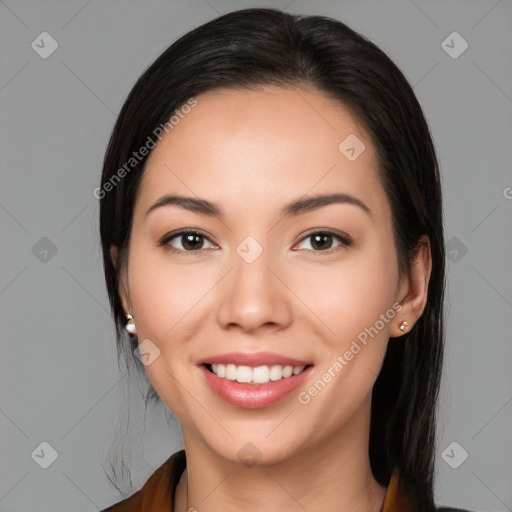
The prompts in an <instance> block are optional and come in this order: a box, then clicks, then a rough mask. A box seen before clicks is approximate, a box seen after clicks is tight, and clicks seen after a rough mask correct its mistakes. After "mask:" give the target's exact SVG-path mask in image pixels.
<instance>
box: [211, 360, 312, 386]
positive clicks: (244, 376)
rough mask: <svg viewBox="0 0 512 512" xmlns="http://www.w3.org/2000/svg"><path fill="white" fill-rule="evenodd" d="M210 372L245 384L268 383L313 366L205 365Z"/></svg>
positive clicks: (291, 375) (290, 376) (289, 376)
mask: <svg viewBox="0 0 512 512" xmlns="http://www.w3.org/2000/svg"><path fill="white" fill-rule="evenodd" d="M203 366H204V367H205V368H206V369H207V370H208V371H209V372H211V373H213V374H215V375H216V376H217V377H220V378H221V379H226V380H231V381H237V382H239V383H244V384H255V385H258V384H268V383H269V382H275V381H278V380H282V379H289V378H292V377H293V376H295V375H299V374H300V373H302V372H303V371H304V370H306V369H308V368H310V367H311V366H313V365H312V364H307V365H305V366H291V365H287V366H284V365H280V364H275V365H271V366H266V365H262V366H256V367H252V366H244V365H235V364H211V363H205V364H204V365H203Z"/></svg>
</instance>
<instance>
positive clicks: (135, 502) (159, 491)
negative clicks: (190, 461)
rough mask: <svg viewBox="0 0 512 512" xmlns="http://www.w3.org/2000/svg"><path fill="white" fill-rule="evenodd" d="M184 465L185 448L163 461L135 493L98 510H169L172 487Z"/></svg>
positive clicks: (115, 511) (134, 511)
mask: <svg viewBox="0 0 512 512" xmlns="http://www.w3.org/2000/svg"><path fill="white" fill-rule="evenodd" d="M185 466H186V456H185V450H180V451H178V452H176V453H174V454H173V455H171V456H170V457H169V458H168V459H167V460H166V461H164V462H163V463H162V464H161V465H160V466H159V467H158V468H157V469H156V470H155V471H154V472H153V473H152V474H151V476H150V477H149V478H148V480H147V481H146V483H145V484H144V485H143V486H142V487H141V488H140V489H139V490H138V491H137V492H136V493H135V494H132V495H131V496H129V497H128V498H126V499H124V500H122V501H119V502H118V503H114V504H113V505H111V506H109V507H108V508H106V509H103V510H101V511H100V512H141V511H142V510H171V509H172V501H173V498H174V496H173V495H174V489H175V488H176V485H177V483H178V481H179V478H180V477H181V473H182V472H183V470H184V469H185Z"/></svg>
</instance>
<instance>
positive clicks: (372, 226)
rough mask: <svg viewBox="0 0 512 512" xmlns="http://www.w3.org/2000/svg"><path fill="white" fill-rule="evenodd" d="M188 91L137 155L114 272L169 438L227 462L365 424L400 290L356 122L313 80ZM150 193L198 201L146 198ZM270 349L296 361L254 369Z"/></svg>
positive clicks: (277, 456)
mask: <svg viewBox="0 0 512 512" xmlns="http://www.w3.org/2000/svg"><path fill="white" fill-rule="evenodd" d="M196 99H197V106H195V107H194V108H193V109H191V111H190V113H188V114H187V115H186V116H184V118H183V119H181V120H180V121H179V124H177V125H175V126H174V127H173V129H172V130H170V131H169V133H168V134H166V135H165V136H164V138H162V140H161V141H160V142H159V143H158V144H157V146H156V147H155V149H154V150H153V152H152V154H151V155H150V157H149V159H148V162H147V167H146V169H145V171H144V175H143V179H142V182H141V185H140V188H139V191H138V195H137V200H136V204H135V209H134V217H133V225H132V233H131V242H130V247H129V253H128V259H127V266H126V272H125V274H124V275H123V284H122V287H121V295H122V299H123V304H124V306H125V311H126V312H129V313H131V314H132V315H133V317H134V320H135V323H136V326H137V336H138V339H139V343H142V342H144V343H145V344H146V345H145V348H146V349H147V350H146V351H149V353H150V356H149V357H150V359H149V360H148V361H151V363H150V364H148V365H147V366H145V369H146V372H147V375H148V377H149V379H150V381H151V383H152V384H153V386H154V387H155V389H156V391H157V392H158V394H159V396H160V397H161V399H162V400H163V401H164V402H165V404H166V405H167V406H168V407H169V409H171V410H172V411H173V412H174V413H175V414H176V416H177V417H178V418H179V420H180V421H181V424H182V430H183V435H184V439H185V443H187V442H190V443H200V444H201V445H202V446H204V447H206V448H207V449H209V450H211V453H216V454H218V455H220V456H222V457H224V458H225V459H228V460H232V461H234V462H239V461H240V460H241V459H240V457H241V454H243V453H244V452H243V450H253V451H254V454H256V453H257V457H258V458H260V460H261V461H262V462H276V461H280V460H285V459H287V458H290V457H293V456H294V455H296V454H298V453H299V452H300V453H306V452H307V451H308V449H309V448H311V450H318V449H319V448H320V447H322V446H323V447H326V446H329V445H330V444H331V443H334V442H336V443H338V444H339V442H340V439H341V440H347V442H353V441H354V439H356V438H361V436H362V435H364V436H367V434H368V427H369V415H370V400H371V392H372V387H373V385H374V382H375V379H376V377H377V375H378V373H379V371H380V368H381V365H382V362H383V358H384V355H385V352H386V348H387V343H388V341H389V342H390V343H392V342H393V340H392V339H391V340H389V337H390V336H398V335H399V333H400V331H399V330H397V325H398V323H399V317H400V313H399V312H398V309H400V306H398V303H399V302H400V300H401V299H402V298H403V297H404V295H405V292H406V291H407V283H403V282H402V281H401V280H400V278H399V272H398V260H397V254H396V250H395V246H394V242H393V231H392V217H391V209H390V204H389V202H388V199H387V197H386V195H385V192H384V189H383V186H382V183H381V180H380V179H379V176H378V172H377V155H376V152H375V149H374V147H373V145H372V142H371V140H370V138H369V136H368V134H367V133H365V131H364V130H363V129H362V127H361V126H360V125H359V124H358V122H357V120H356V119H355V118H354V117H353V116H352V115H351V114H350V112H349V111H348V110H347V109H345V108H344V107H342V106H339V105H337V104H336V103H334V102H333V101H332V100H331V99H329V98H327V97H326V96H325V95H323V94H322V93H320V92H318V91H316V90H314V89H309V88H300V89H294V88H277V87H265V88H262V89H261V90H258V91H227V90H223V91H215V92H211V93H208V94H204V95H201V96H198V97H197V98H196ZM347 137H350V138H349V139H348V141H347V142H345V143H343V144H341V143H342V142H343V141H345V139H346V138H347ZM356 137H357V138H356ZM340 144H341V149H340ZM362 144H364V146H363V145H362ZM350 148H353V150H352V149H350ZM363 148H364V150H363V151H362V152H361V150H362V149H363ZM359 153H360V154H359ZM333 194H339V197H338V199H339V201H338V202H332V201H331V202H330V201H324V203H323V204H322V203H319V202H316V203H315V202H311V201H309V200H310V199H312V198H316V197H317V196H324V195H325V196H329V195H330V196H332V195H333ZM166 195H181V196H186V197H189V198H192V199H193V200H198V199H200V200H201V201H208V202H209V203H212V204H213V205H210V206H209V209H208V208H207V211H204V208H203V211H202V212H200V211H196V210H195V209H194V208H193V205H192V203H191V202H189V203H188V207H186V206H183V205H182V206H180V205H179V204H176V203H175V202H173V201H167V203H166V204H161V205H160V206H155V205H156V204H157V203H158V202H159V200H160V199H161V198H162V197H163V196H166ZM340 198H341V199H340ZM298 201H301V202H302V203H300V204H299V205H298V206H297V205H296V207H294V208H287V206H288V205H290V204H292V203H295V202H298ZM163 203H165V201H163ZM203 205H204V203H203ZM308 205H309V208H308ZM214 206H215V207H216V208H217V210H218V211H215V213H214V214H212V211H213V207H214ZM152 207H153V208H152ZM208 211H209V212H210V213H208ZM183 230H188V231H191V232H192V233H185V234H184V233H182V231H183ZM402 319H403V318H402ZM408 320H409V321H410V319H408ZM410 323H411V322H410ZM233 353H234V355H233ZM262 353H263V354H262ZM226 354H231V355H230V356H227V355H226ZM255 354H256V355H259V356H260V357H259V358H258V357H256V358H252V359H251V357H250V356H253V355H255ZM247 355H249V358H245V359H244V356H247ZM215 358H219V359H215ZM280 358H281V359H280ZM153 359H154V360H153ZM208 362H215V364H217V366H216V367H215V368H216V370H217V372H220V374H221V375H222V371H223V370H222V368H221V366H220V365H222V362H224V363H226V364H228V363H229V364H233V363H235V362H238V363H239V366H242V367H249V374H248V375H249V377H248V378H251V376H252V378H253V379H260V378H261V379H262V381H265V380H268V378H269V375H270V378H272V372H274V376H275V375H277V376H278V377H282V378H280V379H278V380H276V381H273V380H270V382H269V383H268V384H265V385H261V384H260V385H258V384H251V383H245V384H244V383H238V382H236V381H233V380H230V378H233V375H236V378H238V380H242V381H243V380H244V379H246V378H247V368H242V369H241V368H237V367H236V366H235V367H234V369H233V367H231V369H230V368H229V367H228V368H227V373H228V377H230V378H228V379H226V378H225V377H224V378H222V377H219V376H215V375H214V374H212V373H211V372H210V370H209V369H208V368H209V367H208V366H206V365H205V364H203V363H208ZM279 362H281V363H282V364H281V366H282V367H285V366H292V372H293V368H297V367H299V368H298V369H297V370H296V371H299V370H300V367H301V366H305V368H304V370H303V371H302V372H301V373H297V374H296V375H293V373H292V376H291V377H289V376H288V377H287V376H286V375H287V373H286V372H287V370H286V369H284V372H285V375H284V376H282V373H281V369H282V368H277V369H276V368H274V369H272V368H270V367H272V366H277V365H278V364H279ZM266 363H268V364H266ZM267 366H268V367H269V369H268V370H266V369H265V368H266V367H267ZM256 367H258V368H263V369H259V370H257V371H255V370H254V368H256ZM212 369H213V367H212ZM232 371H233V372H235V373H234V374H231V373H230V372H232ZM289 372H290V371H289V370H288V373H289ZM256 374H257V375H258V377H256ZM257 388H259V390H257ZM247 443H251V445H247ZM248 446H250V448H248ZM241 450H242V451H241Z"/></svg>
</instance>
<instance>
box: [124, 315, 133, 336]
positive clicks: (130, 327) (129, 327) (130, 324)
mask: <svg viewBox="0 0 512 512" xmlns="http://www.w3.org/2000/svg"><path fill="white" fill-rule="evenodd" d="M126 318H128V322H127V323H126V325H125V327H124V328H125V329H126V330H127V331H128V332H129V333H130V334H135V322H134V321H133V316H132V315H130V314H128V315H126Z"/></svg>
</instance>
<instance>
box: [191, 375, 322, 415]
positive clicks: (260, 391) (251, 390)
mask: <svg viewBox="0 0 512 512" xmlns="http://www.w3.org/2000/svg"><path fill="white" fill-rule="evenodd" d="M312 368H313V367H312V366H310V367H309V368H306V369H305V370H303V371H302V372H301V373H299V374H297V375H292V376H291V377H287V378H283V379H280V380H276V381H271V382H269V383H268V384H247V383H242V382H237V381H236V380H228V379H224V378H222V377H217V375H215V374H214V373H212V372H211V371H209V370H208V369H207V368H206V366H204V365H201V366H200V369H201V371H202V372H203V374H204V376H205V378H206V382H207V383H208V384H209V385H210V387H211V388H212V389H213V391H215V392H216V393H217V394H218V395H219V396H220V397H221V398H222V399H224V400H225V401H226V402H227V403H228V404H230V405H234V406H235V407H242V408H244V409H262V408H264V407H269V406H271V405H273V404H275V403H276V402H278V401H279V400H281V399H282V398H284V397H285V396H287V395H289V394H290V393H292V392H293V391H294V390H295V389H297V388H298V387H299V386H300V385H301V384H303V383H304V381H305V380H306V378H307V376H308V375H309V373H310V370H311V369H312Z"/></svg>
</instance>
